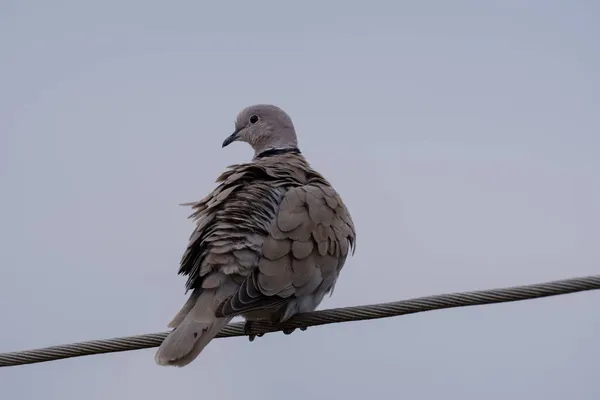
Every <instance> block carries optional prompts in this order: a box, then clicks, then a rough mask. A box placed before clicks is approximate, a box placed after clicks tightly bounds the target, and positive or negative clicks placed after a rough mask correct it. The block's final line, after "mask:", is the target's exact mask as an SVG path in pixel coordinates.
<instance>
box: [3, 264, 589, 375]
mask: <svg viewBox="0 0 600 400" xmlns="http://www.w3.org/2000/svg"><path fill="white" fill-rule="evenodd" d="M596 289H600V275H591V276H586V277H581V278H572V279H564V280H559V281H552V282H546V283H539V284H534V285H524V286H514V287H508V288H502V289H491V290H480V291H474V292H462V293H450V294H442V295H436V296H428V297H419V298H416V299H410V300H402V301H396V302H392V303H381V304H373V305H367V306H359V307H344V308H333V309H329V310H323V311H315V312H312V313H306V314H299V315H297V316H295V317H293V318H291V319H290V320H289V321H287V322H286V323H283V324H281V325H277V326H273V325H270V324H268V323H263V322H256V323H253V324H252V329H251V332H244V323H243V322H238V323H235V324H229V325H227V326H226V327H225V328H224V329H223V330H222V331H221V332H220V333H219V334H218V335H217V337H218V338H224V337H233V336H245V335H246V334H248V333H252V334H261V333H269V332H277V331H281V330H283V329H286V328H302V327H308V326H316V325H325V324H332V323H338V322H350V321H363V320H369V319H378V318H388V317H394V316H399V315H405V314H413V313H418V312H423V311H432V310H441V309H444V308H455V307H466V306H475V305H483V304H494V303H507V302H512V301H520V300H529V299H536V298H540V297H548V296H557V295H561V294H568V293H575V292H582V291H586V290H596ZM167 334H168V332H163V333H153V334H147V335H139V336H128V337H121V338H114V339H106V340H92V341H88V342H80V343H73V344H67V345H62V346H52V347H45V348H41V349H35V350H27V351H16V352H12V353H3V354H0V367H9V366H15V365H23V364H33V363H40V362H46V361H53V360H60V359H63V358H71V357H81V356H87V355H92V354H103V353H114V352H120V351H129V350H139V349H147V348H150V347H157V346H159V345H160V344H161V342H162V341H163V340H164V338H165V337H166V336H167Z"/></svg>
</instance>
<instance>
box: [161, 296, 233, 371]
mask: <svg viewBox="0 0 600 400" xmlns="http://www.w3.org/2000/svg"><path fill="white" fill-rule="evenodd" d="M218 297H220V296H217V290H214V289H213V290H207V291H202V293H199V292H195V293H193V294H192V295H191V296H190V298H189V299H188V301H187V302H186V303H185V305H184V306H183V307H182V308H181V310H180V311H179V312H178V313H177V315H176V316H175V318H173V321H171V323H170V324H169V326H170V327H173V328H175V329H174V330H173V331H172V332H170V333H169V335H168V336H167V337H166V338H165V340H164V341H163V342H162V344H161V345H160V347H159V348H158V351H157V352H156V356H155V360H156V363H157V364H159V365H171V366H176V367H183V366H185V365H188V364H189V363H191V362H192V361H194V359H196V357H198V355H199V354H200V352H202V350H203V349H204V348H205V347H206V345H207V344H208V343H209V342H210V341H211V340H212V339H213V338H214V337H215V336H216V335H217V333H219V331H221V329H223V327H224V326H225V325H227V323H228V322H229V321H231V319H232V318H216V317H215V313H214V309H215V308H216V305H217V304H218V301H217V299H218Z"/></svg>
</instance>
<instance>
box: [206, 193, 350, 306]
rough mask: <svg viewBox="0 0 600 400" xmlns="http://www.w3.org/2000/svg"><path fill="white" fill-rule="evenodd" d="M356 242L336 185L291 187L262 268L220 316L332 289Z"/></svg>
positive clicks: (266, 242) (262, 258) (260, 262)
mask: <svg viewBox="0 0 600 400" xmlns="http://www.w3.org/2000/svg"><path fill="white" fill-rule="evenodd" d="M354 245H355V229H354V225H353V222H352V219H351V218H350V214H349V212H348V210H347V208H346V207H345V205H344V203H343V202H342V200H341V198H340V196H339V195H338V194H337V193H336V192H335V190H334V189H333V188H331V187H330V186H329V185H327V184H325V183H322V182H316V183H307V184H305V185H302V186H296V187H291V188H289V189H288V190H287V191H286V192H285V194H284V196H283V199H282V200H281V203H280V206H279V209H278V211H277V213H276V215H275V217H274V218H273V220H272V221H271V224H270V227H269V232H268V235H267V236H266V237H265V239H264V242H263V245H262V250H261V254H260V258H259V260H258V268H255V269H254V270H253V271H252V273H251V274H250V275H249V276H248V277H247V278H246V279H245V280H244V281H243V282H242V284H241V285H240V288H239V289H238V290H237V291H236V293H235V294H234V295H233V296H232V297H230V298H229V299H227V300H226V301H224V302H223V303H222V304H221V305H220V306H219V308H218V309H217V312H216V313H217V316H234V315H240V314H244V313H247V312H249V311H254V310H257V309H262V308H271V307H276V306H278V305H280V304H285V303H286V302H288V301H289V300H290V298H291V297H297V298H298V297H302V296H306V295H310V294H311V293H313V292H315V291H316V290H318V289H320V290H323V291H331V290H332V289H333V285H334V284H335V280H336V279H337V276H338V274H339V271H340V269H341V268H342V267H343V264H344V261H345V259H346V257H347V255H348V252H349V251H353V250H354Z"/></svg>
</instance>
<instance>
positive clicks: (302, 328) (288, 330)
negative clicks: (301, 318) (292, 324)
mask: <svg viewBox="0 0 600 400" xmlns="http://www.w3.org/2000/svg"><path fill="white" fill-rule="evenodd" d="M306 328H307V327H306V326H302V327H300V328H284V329H282V330H281V331H282V332H283V333H284V334H285V335H289V334H291V333H292V332H294V331H295V330H296V329H300V330H301V331H303V332H304V331H305V330H306Z"/></svg>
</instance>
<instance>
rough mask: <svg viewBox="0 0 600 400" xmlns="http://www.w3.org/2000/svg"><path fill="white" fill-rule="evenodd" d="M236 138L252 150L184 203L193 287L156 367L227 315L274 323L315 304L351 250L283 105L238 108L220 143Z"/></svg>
mask: <svg viewBox="0 0 600 400" xmlns="http://www.w3.org/2000/svg"><path fill="white" fill-rule="evenodd" d="M236 141H240V142H246V143H248V144H250V146H252V148H253V149H254V157H253V159H252V161H251V162H250V163H246V164H237V165H232V166H230V167H229V169H228V170H227V171H226V172H225V173H223V174H222V175H221V176H220V177H219V178H218V179H217V183H218V186H217V188H216V189H215V190H214V191H213V192H212V193H210V194H209V195H208V196H206V197H205V198H204V199H202V200H200V201H199V202H195V203H189V204H187V205H191V206H192V209H193V214H192V215H191V216H190V218H193V219H194V220H195V221H196V228H195V230H194V231H193V233H192V235H191V237H190V241H189V244H188V246H187V249H186V251H185V253H184V255H183V257H182V260H181V266H180V269H179V273H180V274H183V275H187V277H188V280H187V284H186V288H187V290H192V293H191V295H190V297H189V299H188V301H187V302H186V303H185V305H184V306H183V307H182V309H181V310H180V311H179V312H178V313H177V315H176V316H175V317H174V318H173V320H172V321H171V323H170V324H169V327H171V328H174V330H173V331H171V332H170V333H169V335H168V336H167V338H166V339H165V340H164V341H163V343H162V344H161V345H160V347H159V349H158V351H157V353H156V357H155V358H156V362H157V363H158V364H160V365H173V366H179V367H182V366H185V365H187V364H189V363H190V362H192V361H193V360H194V359H195V358H196V357H198V355H199V354H200V352H201V351H202V350H203V349H204V347H205V346H206V345H207V344H208V343H209V342H210V341H211V340H212V339H213V338H214V337H215V335H216V334H217V333H218V332H219V331H220V330H221V329H222V328H223V327H224V326H225V325H226V324H227V323H228V322H229V321H231V319H232V318H233V317H235V316H242V317H244V318H245V319H246V321H247V322H246V324H249V323H251V322H252V321H256V320H266V321H269V322H271V323H274V324H276V323H279V322H283V321H286V320H287V319H289V318H290V317H292V316H293V315H295V314H297V313H303V312H310V311H313V310H315V309H316V308H317V306H318V305H319V304H320V303H321V301H322V300H323V297H324V296H325V295H326V294H327V293H333V288H334V285H335V282H336V280H337V278H338V275H339V273H340V271H341V269H342V267H343V266H344V262H345V261H346V257H347V256H348V253H349V252H352V253H354V249H355V243H356V233H355V229H354V223H353V222H352V218H351V217H350V213H349V211H348V209H347V208H346V206H345V205H344V203H343V201H342V199H341V198H340V196H339V195H338V193H337V192H336V191H335V190H334V189H333V188H332V187H331V185H330V184H329V182H327V180H326V179H325V178H324V177H323V176H322V175H321V174H319V173H318V172H316V171H315V170H314V169H312V168H311V167H310V165H309V164H308V162H307V161H306V159H305V158H304V157H303V156H302V154H301V152H300V150H299V149H298V141H297V138H296V132H295V129H294V125H293V124H292V120H291V118H290V117H289V116H288V115H287V114H286V113H285V112H284V111H283V110H281V109H280V108H279V107H276V106H273V105H265V104H259V105H253V106H250V107H247V108H245V109H244V110H242V111H241V112H240V113H239V114H238V116H237V120H236V122H235V131H234V132H233V134H231V135H230V136H229V137H228V138H227V139H225V141H224V142H223V147H225V146H227V145H229V144H231V143H233V142H236ZM285 333H291V332H290V331H287V332H285ZM251 340H252V338H251Z"/></svg>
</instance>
